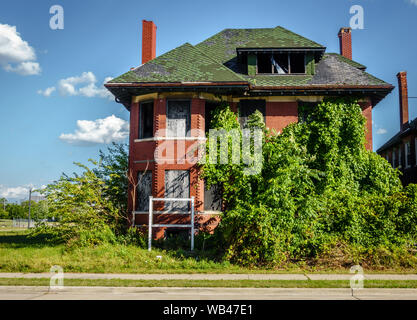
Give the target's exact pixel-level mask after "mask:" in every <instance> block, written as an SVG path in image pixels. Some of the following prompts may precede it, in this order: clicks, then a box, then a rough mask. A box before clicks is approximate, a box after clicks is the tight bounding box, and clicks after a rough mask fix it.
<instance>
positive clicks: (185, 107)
mask: <svg viewBox="0 0 417 320" xmlns="http://www.w3.org/2000/svg"><path fill="white" fill-rule="evenodd" d="M190 114H191V112H190V101H189V100H168V105H167V135H168V137H185V136H186V135H187V133H188V131H189V130H190V124H191V116H190Z"/></svg>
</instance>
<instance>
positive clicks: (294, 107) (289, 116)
mask: <svg viewBox="0 0 417 320" xmlns="http://www.w3.org/2000/svg"><path fill="white" fill-rule="evenodd" d="M265 112H266V126H267V127H268V128H270V129H275V130H276V131H277V132H282V129H284V128H285V127H286V126H288V125H289V124H290V123H293V122H298V103H297V102H295V101H294V102H267V103H266V111H265Z"/></svg>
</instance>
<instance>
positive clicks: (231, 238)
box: [202, 99, 417, 265]
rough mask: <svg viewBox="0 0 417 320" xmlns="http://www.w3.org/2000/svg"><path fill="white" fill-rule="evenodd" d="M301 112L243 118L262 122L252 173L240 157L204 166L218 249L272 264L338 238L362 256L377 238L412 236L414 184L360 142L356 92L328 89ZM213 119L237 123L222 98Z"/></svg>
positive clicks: (398, 242) (398, 244)
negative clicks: (216, 202)
mask: <svg viewBox="0 0 417 320" xmlns="http://www.w3.org/2000/svg"><path fill="white" fill-rule="evenodd" d="M300 113H303V114H305V115H306V117H305V121H303V122H300V123H295V124H291V125H289V126H287V127H286V128H285V129H284V130H283V132H282V133H281V134H276V133H275V132H272V131H269V130H267V129H265V125H264V123H263V117H259V115H258V114H254V115H253V116H250V117H249V121H248V126H250V127H259V128H262V129H263V130H264V138H263V151H262V156H263V167H262V170H261V172H260V173H259V174H257V175H252V176H250V175H244V174H243V165H242V164H231V163H229V164H210V163H209V162H208V161H206V164H204V165H203V166H202V169H203V175H204V177H205V178H206V179H207V181H208V183H209V184H218V185H220V189H221V190H222V198H223V202H224V203H225V204H226V212H225V213H224V218H223V219H222V221H221V224H220V227H219V228H218V229H217V231H216V232H218V233H222V234H223V238H224V240H225V246H226V256H227V257H228V258H229V259H230V260H231V261H233V262H237V263H239V264H246V265H259V264H261V265H277V264H282V263H285V262H288V261H297V260H313V259H318V258H319V257H320V256H323V255H326V254H328V253H329V250H333V249H334V248H336V247H338V246H339V247H340V245H342V244H343V246H347V248H349V249H348V250H344V252H356V253H357V252H361V253H360V254H361V255H362V256H363V257H364V256H366V255H367V254H369V253H370V252H372V250H374V249H375V248H379V250H380V249H381V248H386V250H388V251H390V250H391V251H392V250H393V249H392V248H405V250H407V248H409V247H410V246H412V245H414V244H415V241H416V236H415V235H416V227H415V226H416V223H415V222H416V220H415V219H416V218H417V202H416V195H417V187H416V186H413V185H410V186H408V187H407V188H406V189H403V188H402V186H401V183H400V180H399V178H398V171H397V170H394V169H392V167H391V166H390V165H389V163H388V162H387V161H386V160H385V159H383V158H382V157H380V156H379V155H377V154H375V153H374V152H371V151H368V150H366V148H365V118H364V117H363V115H362V113H361V108H360V106H359V105H358V104H357V103H356V101H354V100H350V99H327V100H325V101H323V102H322V103H319V104H318V105H317V106H315V107H311V106H309V107H303V106H302V107H301V108H300ZM211 127H212V128H224V129H226V130H230V129H231V128H235V129H236V128H238V129H239V128H240V126H239V123H238V120H237V118H236V115H235V114H234V113H233V112H232V111H231V110H230V108H229V107H228V106H227V105H224V104H223V105H222V106H221V107H219V108H218V109H217V110H216V111H215V112H214V116H213V120H212V123H211ZM229 143H231V141H229ZM229 153H230V148H229ZM229 156H231V155H229ZM360 248H362V249H360ZM363 248H366V250H365V251H364V250H363ZM391 251H390V252H391ZM356 258H358V257H356Z"/></svg>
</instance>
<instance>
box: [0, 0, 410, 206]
mask: <svg viewBox="0 0 417 320" xmlns="http://www.w3.org/2000/svg"><path fill="white" fill-rule="evenodd" d="M56 4H58V5H61V6H62V7H63V8H64V21H65V24H64V29H63V30H52V29H51V28H50V26H49V20H50V18H51V17H52V15H51V14H50V13H49V10H50V7H51V6H53V5H56ZM356 4H358V5H361V6H362V7H363V8H364V12H365V17H364V18H365V20H364V21H365V29H363V30H353V34H352V37H353V59H354V60H356V61H358V62H360V63H362V64H364V65H366V66H367V67H368V69H367V71H368V72H370V73H372V74H373V75H375V76H377V77H379V78H381V79H383V80H385V81H387V82H389V83H391V84H394V85H395V86H397V79H396V74H397V72H399V71H401V70H407V71H408V85H409V95H410V96H417V71H415V70H417V59H415V56H416V52H417V41H416V36H415V33H414V32H415V30H417V0H384V1H382V0H364V1H359V0H355V1H350V0H338V1H334V0H315V1H310V0H298V1H297V0H288V1H287V0H280V1H276V0H274V1H269V0H258V1H246V0H238V1H236V0H228V1H224V0H222V1H218V0H211V1H198V0H194V1H183V0H178V1H158V0H156V1H138V0H135V1H133V0H119V1H116V0H99V1H98V0H85V1H74V0H55V1H48V0H37V1H30V0H26V1H23V0H13V1H11V0H2V1H1V3H0V83H1V95H0V123H1V124H0V150H1V157H0V197H1V196H6V197H8V198H9V199H15V198H17V199H20V198H22V197H24V195H25V194H26V190H27V188H28V186H34V187H40V186H42V185H46V184H48V183H50V182H51V181H53V180H55V179H57V178H59V176H60V175H61V173H62V172H66V173H71V172H73V171H74V170H76V167H75V166H74V164H73V162H74V161H78V162H83V163H86V162H87V159H89V158H97V156H98V150H99V149H104V148H105V147H106V143H107V142H109V141H111V140H118V141H126V142H127V139H126V132H127V122H126V121H127V120H128V119H129V113H128V112H127V111H126V110H125V109H124V107H123V106H121V105H120V104H117V103H115V102H114V100H113V99H111V98H109V96H108V94H106V91H105V90H104V89H103V86H102V84H103V82H104V81H105V79H106V78H108V77H115V76H118V75H120V74H122V73H124V72H126V71H128V70H129V68H131V67H134V66H138V65H139V64H140V61H141V21H142V19H147V20H153V21H154V22H155V24H156V25H157V27H158V30H157V55H160V54H162V53H164V52H166V51H169V50H171V49H173V48H175V47H177V46H179V45H181V44H183V43H185V42H190V43H191V44H197V43H199V42H200V41H202V40H204V39H206V38H208V37H210V36H211V35H213V34H215V33H217V32H219V31H221V30H222V29H224V28H260V27H275V26H277V25H281V26H283V27H285V28H287V29H290V30H292V31H294V32H296V33H299V34H301V35H303V36H305V37H307V38H310V39H312V40H314V41H316V42H318V43H320V44H323V45H324V46H326V47H327V52H339V42H338V38H337V32H338V30H339V28H340V27H342V26H349V20H350V18H351V14H350V13H349V9H350V7H351V6H352V5H356ZM11 36H12V39H13V41H14V42H13V43H14V45H15V47H11V46H7V45H6V46H5V45H4V42H3V44H2V41H1V40H2V39H4V37H9V38H10V37H11ZM2 37H3V38H2ZM48 88H54V89H50V90H49V92H48V91H46V89H48ZM410 114H411V118H414V117H416V116H417V99H410ZM79 120H86V121H87V122H86V121H84V122H79ZM373 121H374V124H373V139H374V150H376V149H377V148H378V147H379V146H381V145H382V144H383V143H384V142H385V141H386V140H387V139H389V138H390V137H391V136H392V135H393V134H395V133H396V132H397V131H398V130H399V112H398V91H397V89H395V90H394V91H393V93H391V94H390V95H389V96H388V97H387V98H385V99H384V100H383V101H382V102H380V103H379V104H378V105H377V106H376V107H375V108H374V110H373ZM77 130H78V133H77Z"/></svg>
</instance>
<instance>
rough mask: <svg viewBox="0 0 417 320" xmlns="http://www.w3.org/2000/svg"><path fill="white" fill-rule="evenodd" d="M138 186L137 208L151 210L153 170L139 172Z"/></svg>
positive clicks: (138, 209)
mask: <svg viewBox="0 0 417 320" xmlns="http://www.w3.org/2000/svg"><path fill="white" fill-rule="evenodd" d="M138 182H139V183H138V186H137V189H136V210H137V211H148V210H149V197H150V196H151V195H152V171H146V172H144V171H139V172H138Z"/></svg>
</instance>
